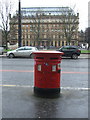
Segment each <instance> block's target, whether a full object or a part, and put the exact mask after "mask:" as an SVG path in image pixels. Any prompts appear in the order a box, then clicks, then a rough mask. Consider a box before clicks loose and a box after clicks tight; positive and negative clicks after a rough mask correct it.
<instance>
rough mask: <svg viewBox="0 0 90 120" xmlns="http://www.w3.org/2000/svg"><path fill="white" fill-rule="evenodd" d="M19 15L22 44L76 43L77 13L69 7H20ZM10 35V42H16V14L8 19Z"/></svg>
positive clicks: (50, 44)
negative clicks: (20, 17)
mask: <svg viewBox="0 0 90 120" xmlns="http://www.w3.org/2000/svg"><path fill="white" fill-rule="evenodd" d="M21 16H22V19H21V21H22V46H55V47H61V46H64V45H67V44H68V43H69V44H70V45H76V44H78V25H79V14H78V13H77V14H75V13H74V11H73V10H72V9H71V8H69V7H35V8H21ZM10 37H11V39H10V41H9V42H10V43H11V44H16V43H17V42H18V19H17V15H16V16H14V17H13V18H11V21H10ZM69 39H70V41H69Z"/></svg>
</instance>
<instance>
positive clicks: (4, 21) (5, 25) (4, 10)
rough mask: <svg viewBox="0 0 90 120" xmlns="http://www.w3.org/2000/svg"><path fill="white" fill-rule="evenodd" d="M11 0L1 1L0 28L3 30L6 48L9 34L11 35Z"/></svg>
mask: <svg viewBox="0 0 90 120" xmlns="http://www.w3.org/2000/svg"><path fill="white" fill-rule="evenodd" d="M11 7H12V5H11V2H10V1H9V0H8V1H7V0H4V1H3V0H2V1H1V2H0V20H1V23H0V28H1V29H2V31H3V41H2V42H4V44H5V47H6V49H7V48H8V46H7V42H8V36H9V16H10V14H11V9H12V8H11Z"/></svg>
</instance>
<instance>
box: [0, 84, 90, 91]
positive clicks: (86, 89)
mask: <svg viewBox="0 0 90 120" xmlns="http://www.w3.org/2000/svg"><path fill="white" fill-rule="evenodd" d="M0 87H26V88H33V87H34V86H31V85H5V84H4V85H3V84H2V85H0ZM60 88H61V90H78V91H79V90H82V91H83V90H84V91H88V90H90V88H86V87H85V88H84V87H83V88H82V87H60Z"/></svg>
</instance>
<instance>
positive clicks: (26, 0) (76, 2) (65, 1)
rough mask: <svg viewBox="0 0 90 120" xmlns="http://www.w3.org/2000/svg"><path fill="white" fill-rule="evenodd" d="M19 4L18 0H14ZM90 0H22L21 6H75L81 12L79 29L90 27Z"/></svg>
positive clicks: (76, 10)
mask: <svg viewBox="0 0 90 120" xmlns="http://www.w3.org/2000/svg"><path fill="white" fill-rule="evenodd" d="M13 1H14V2H15V4H16V6H18V5H17V3H18V0H13ZM89 1H90V0H21V7H66V6H69V7H71V8H74V10H75V12H76V13H77V12H79V17H80V25H79V30H81V29H82V30H85V28H86V27H88V2H89ZM15 8H17V7H15Z"/></svg>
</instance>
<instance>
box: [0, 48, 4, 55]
mask: <svg viewBox="0 0 90 120" xmlns="http://www.w3.org/2000/svg"><path fill="white" fill-rule="evenodd" d="M3 52H4V48H3V47H0V55H3Z"/></svg>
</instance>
